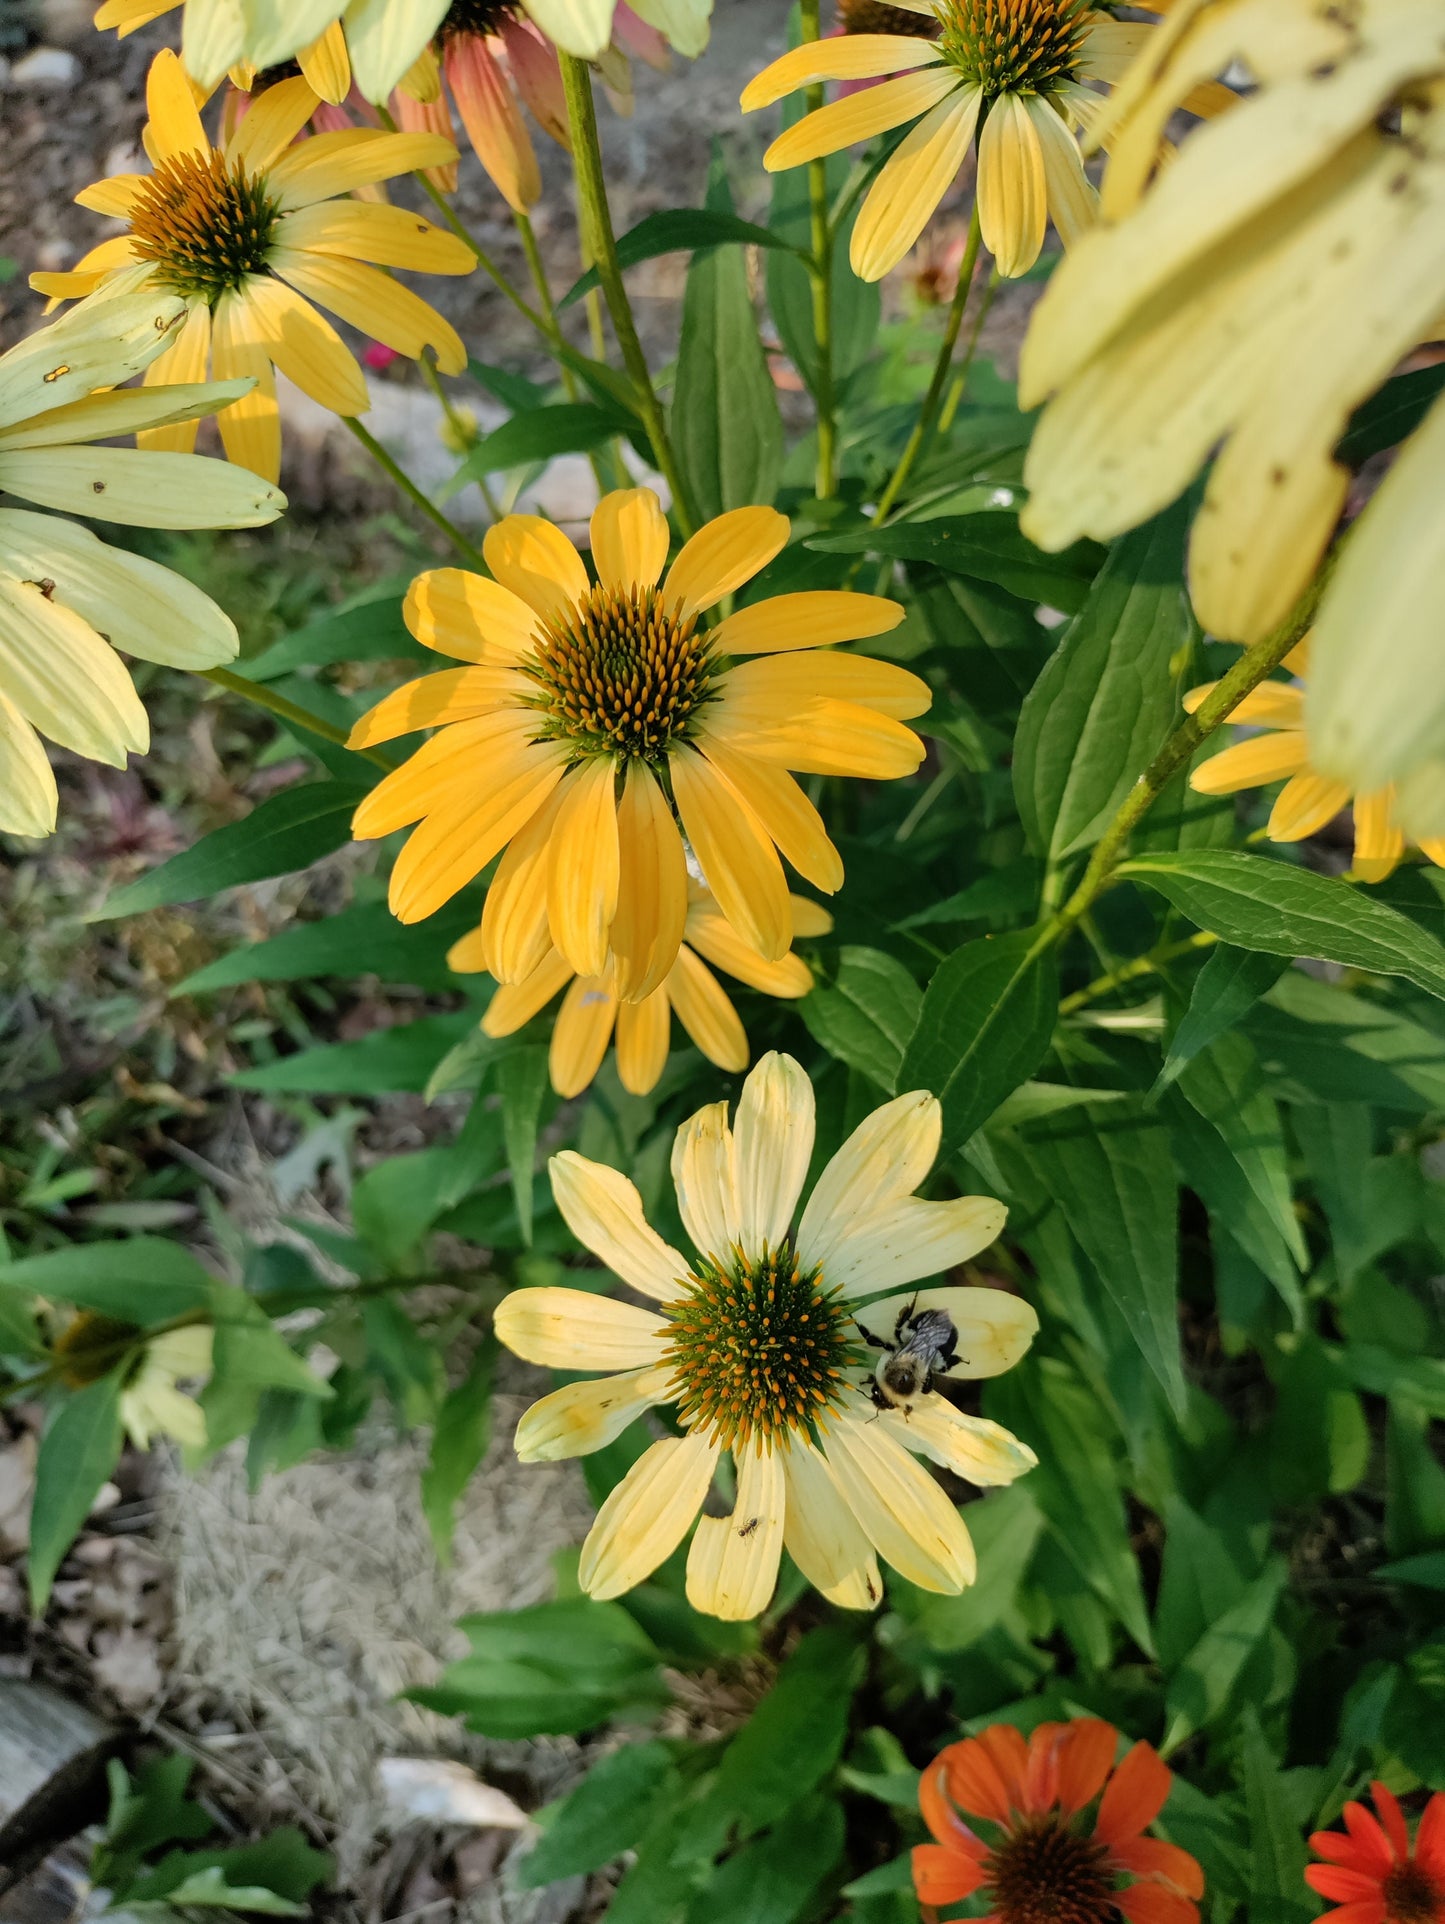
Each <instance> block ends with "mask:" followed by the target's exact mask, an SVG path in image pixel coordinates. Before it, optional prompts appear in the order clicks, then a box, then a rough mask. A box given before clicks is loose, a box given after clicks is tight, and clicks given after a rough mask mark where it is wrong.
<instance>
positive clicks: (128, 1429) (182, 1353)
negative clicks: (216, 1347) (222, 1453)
mask: <svg viewBox="0 0 1445 1924" xmlns="http://www.w3.org/2000/svg"><path fill="white" fill-rule="evenodd" d="M214 1335H215V1332H214V1331H213V1330H212V1329H211V1327H210V1325H209V1324H206V1323H197V1324H195V1325H193V1326H191V1327H189V1328H187V1329H173V1330H168V1331H167V1332H166V1333H165V1335H163V1336H155V1337H152V1339H151V1340H150V1342H148V1343H147V1344H146V1346H145V1348H144V1350H143V1351H142V1352H141V1356H140V1360H139V1361H138V1362H137V1363H136V1364H135V1366H134V1369H133V1371H132V1373H131V1375H130V1377H129V1379H128V1380H127V1382H126V1384H125V1387H124V1388H123V1389H122V1390H121V1393H120V1420H121V1423H122V1425H123V1426H124V1429H125V1433H126V1435H127V1436H128V1437H129V1438H130V1440H131V1442H132V1443H134V1445H135V1447H136V1448H137V1449H138V1450H148V1449H149V1448H150V1446H151V1442H152V1440H153V1439H154V1438H155V1437H157V1436H170V1437H174V1438H175V1440H176V1442H177V1443H180V1444H183V1445H184V1446H185V1447H186V1448H187V1449H193V1450H199V1449H203V1448H204V1447H205V1442H206V1413H205V1411H204V1410H203V1409H202V1408H201V1406H200V1404H199V1403H198V1402H197V1401H196V1399H195V1398H194V1397H193V1396H188V1395H187V1394H186V1393H185V1391H184V1390H182V1389H179V1388H178V1387H177V1385H178V1383H180V1382H181V1381H183V1380H190V1379H193V1378H195V1377H200V1376H209V1375H210V1373H211V1351H212V1346H213V1341H214Z"/></svg>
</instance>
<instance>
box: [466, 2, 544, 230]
mask: <svg viewBox="0 0 1445 1924" xmlns="http://www.w3.org/2000/svg"><path fill="white" fill-rule="evenodd" d="M446 75H447V79H448V81H449V82H450V84H451V90H452V99H453V100H454V101H455V102H456V108H457V112H458V114H460V116H461V121H462V125H463V126H464V127H465V128H466V130H467V138H468V139H469V140H470V141H471V143H472V151H473V152H474V153H475V154H476V157H477V159H478V160H479V161H480V162H481V163H482V165H483V167H485V168H486V170H487V172H488V174H490V175H491V177H492V180H493V181H494V182H495V183H496V186H497V189H498V191H499V192H500V193H501V196H502V198H503V200H505V201H506V203H507V205H508V206H509V207H510V208H511V209H512V210H513V212H514V213H518V214H525V213H526V212H527V210H528V209H529V208H530V207H533V206H535V205H536V203H537V202H538V201H539V200H540V199H541V198H542V174H541V170H540V169H539V167H538V166H537V154H536V149H535V148H534V147H533V145H532V137H531V135H530V134H529V133H528V132H527V123H526V122H525V121H524V120H523V118H522V110H521V108H520V106H519V105H518V103H517V97H516V95H515V94H514V93H513V92H512V89H511V87H510V85H509V84H508V81H507V77H506V75H505V74H504V73H503V71H502V67H501V64H500V62H499V61H498V60H497V57H496V55H495V54H494V53H493V52H492V49H491V46H490V45H489V44H488V41H487V39H486V37H485V36H483V35H482V34H478V33H463V34H457V35H455V36H453V38H452V39H451V40H450V42H449V44H448V46H447V53H446Z"/></svg>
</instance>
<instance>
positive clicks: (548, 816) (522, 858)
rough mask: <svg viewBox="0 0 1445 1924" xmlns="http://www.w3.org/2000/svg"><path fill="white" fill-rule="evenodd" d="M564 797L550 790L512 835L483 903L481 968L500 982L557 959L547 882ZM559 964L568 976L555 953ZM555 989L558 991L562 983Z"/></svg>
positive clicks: (557, 790)
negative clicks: (549, 957)
mask: <svg viewBox="0 0 1445 1924" xmlns="http://www.w3.org/2000/svg"><path fill="white" fill-rule="evenodd" d="M562 795H563V790H562V788H561V786H560V785H559V786H558V787H556V788H554V789H553V790H552V793H551V794H550V795H549V796H548V798H547V800H546V802H545V803H544V804H543V806H542V807H541V808H539V809H538V810H537V812H536V814H535V815H534V816H533V817H532V819H531V820H530V821H529V822H528V823H527V824H526V826H525V827H524V828H522V829H520V830H519V831H518V832H517V834H515V835H514V836H513V837H512V839H511V841H510V842H509V843H508V844H507V848H506V852H505V854H504V855H503V856H502V859H501V861H500V862H499V863H498V865H497V872H496V874H495V875H494V876H493V877H492V885H491V887H490V888H489V889H488V890H487V899H486V901H485V902H484V903H483V905H482V925H481V928H480V929H479V930H478V931H477V934H478V936H479V937H480V948H481V959H480V966H481V967H482V968H485V969H488V970H489V971H490V972H491V973H492V974H493V975H494V976H495V977H496V978H497V980H498V981H499V982H501V983H504V984H505V983H509V982H517V983H520V982H522V981H523V980H524V979H525V978H526V977H528V976H530V975H531V973H532V971H533V970H534V969H536V968H538V967H539V966H540V964H541V962H542V958H543V957H544V956H545V955H547V954H548V953H549V952H550V953H551V954H553V955H558V952H557V950H556V949H555V948H553V946H552V931H551V928H550V927H549V925H548V922H547V878H548V873H549V871H550V868H551V861H552V853H551V851H552V830H553V828H554V826H555V825H556V821H557V810H558V809H559V808H560V807H561V806H562ZM558 960H559V962H561V964H562V967H563V968H564V970H565V971H566V972H567V973H568V974H574V973H575V971H574V970H573V969H572V967H571V964H570V963H568V962H567V961H566V960H565V958H563V957H562V956H560V955H558ZM453 966H454V967H455V964H453ZM557 986H558V987H559V988H560V987H561V983H560V981H559V983H558V985H557ZM547 999H550V998H547Z"/></svg>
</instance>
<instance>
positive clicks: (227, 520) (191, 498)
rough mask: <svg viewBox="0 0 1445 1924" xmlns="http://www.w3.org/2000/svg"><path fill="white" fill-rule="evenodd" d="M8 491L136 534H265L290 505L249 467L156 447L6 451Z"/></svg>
mask: <svg viewBox="0 0 1445 1924" xmlns="http://www.w3.org/2000/svg"><path fill="white" fill-rule="evenodd" d="M228 412H229V410H228ZM223 418H224V417H223ZM0 490H3V491H4V492H5V493H7V494H14V495H18V496H19V497H20V499H21V500H23V501H33V502H35V503H36V504H37V506H39V507H42V508H56V509H58V510H59V511H60V512H61V513H62V514H82V515H88V516H89V517H91V518H92V519H93V520H96V521H113V522H115V523H117V524H118V525H119V526H122V527H128V528H259V527H263V526H264V525H265V524H266V523H267V522H268V521H274V520H275V519H276V517H277V515H278V514H279V513H280V512H281V510H282V509H283V508H284V507H285V505H286V497H285V495H284V494H282V492H281V490H280V489H279V488H274V487H271V486H270V485H269V484H268V483H266V482H264V481H263V480H261V478H260V477H259V475H256V474H254V473H252V472H250V471H249V470H247V469H244V468H236V467H230V466H228V464H227V463H226V462H224V461H211V460H207V459H205V458H204V457H203V456H201V455H198V454H164V453H153V452H152V451H151V450H150V449H148V448H147V449H141V448H89V447H85V448H35V449H30V450H25V451H22V452H19V453H13V454H10V453H5V452H3V451H0Z"/></svg>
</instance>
